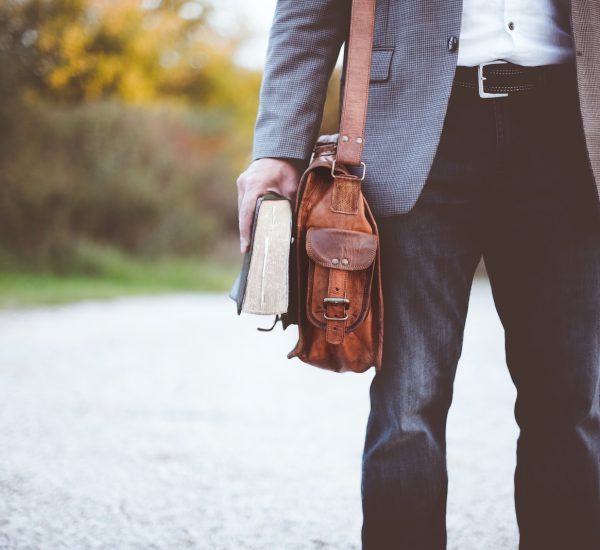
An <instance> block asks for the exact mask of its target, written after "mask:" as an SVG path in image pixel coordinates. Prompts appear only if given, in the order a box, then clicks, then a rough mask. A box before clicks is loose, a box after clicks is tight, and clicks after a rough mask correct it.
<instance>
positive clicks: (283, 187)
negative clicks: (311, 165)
mask: <svg viewBox="0 0 600 550" xmlns="http://www.w3.org/2000/svg"><path fill="white" fill-rule="evenodd" d="M300 176H301V174H300V171H299V170H298V168H296V166H295V165H294V164H293V163H292V162H290V161H287V160H285V159H277V158H261V159H257V160H255V161H254V162H252V164H250V166H248V168H247V169H246V171H245V172H242V174H240V176H239V177H238V179H237V188H238V215H239V226H240V250H241V252H242V254H243V253H244V252H246V250H247V249H248V245H249V243H250V231H251V229H252V221H253V218H254V209H255V207H256V200H257V199H258V197H261V196H262V195H264V194H265V193H267V192H268V191H275V192H276V193H279V194H280V195H283V196H284V197H287V198H288V199H290V200H291V201H292V205H293V204H294V201H295V198H296V192H297V191H298V184H299V183H300Z"/></svg>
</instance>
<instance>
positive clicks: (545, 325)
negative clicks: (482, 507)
mask: <svg viewBox="0 0 600 550" xmlns="http://www.w3.org/2000/svg"><path fill="white" fill-rule="evenodd" d="M599 212H600V208H599V206H598V200H597V192H596V189H595V187H594V181H593V176H592V174H591V168H590V166H589V162H588V158H587V152H586V149H585V142H584V136H583V130H582V123H581V116H580V113H579V105H578V97H577V88H576V80H575V72H574V70H572V71H571V72H567V73H565V74H564V76H563V77H562V78H559V79H557V80H556V82H555V83H554V85H553V87H552V88H551V89H545V90H542V91H540V90H538V91H532V92H526V93H523V94H521V95H513V96H509V97H507V98H495V99H481V98H480V97H479V96H478V94H477V92H476V91H475V90H471V89H468V88H464V87H460V86H458V85H456V83H455V84H454V86H453V88H452V94H451V98H450V102H449V106H448V112H447V116H446V119H445V122H444V128H443V132H442V137H441V141H440V144H439V147H438V150H437V154H436V157H435V160H434V163H433V167H432V169H431V172H430V176H429V178H428V180H427V183H426V185H425V187H424V189H423V192H422V194H421V196H420V198H419V201H418V202H417V204H416V206H415V207H414V208H413V209H412V210H411V211H410V212H408V213H406V214H402V215H398V216H393V217H388V218H382V219H380V220H378V222H379V228H380V232H381V246H382V275H383V294H384V300H385V339H384V363H383V369H382V371H381V372H380V373H379V374H377V375H376V376H375V378H374V380H373V382H372V385H371V393H370V396H371V413H370V416H369V421H368V427H367V434H366V441H365V448H364V454H363V478H362V494H363V513H364V521H363V529H362V538H363V548H364V549H365V550H382V549H394V550H421V549H427V550H441V549H443V548H445V547H446V523H445V519H446V518H445V515H446V495H447V468H446V442H445V429H446V417H447V412H448V408H449V406H450V403H451V400H452V386H453V381H454V375H455V371H456V365H457V362H458V359H459V356H460V353H461V348H462V339H463V329H464V323H465V317H466V313H467V304H468V299H469V293H470V288H471V284H472V281H473V276H474V272H475V269H476V266H477V264H478V262H479V260H480V258H481V257H482V256H483V258H484V260H485V265H486V267H487V271H488V274H489V277H490V281H491V286H492V291H493V296H494V302H495V305H496V309H497V311H498V314H499V316H500V319H501V321H502V324H503V326H504V331H505V348H506V361H507V365H508V368H509V371H510V375H511V377H512V380H513V381H514V383H515V386H516V388H517V393H518V397H517V401H516V405H515V417H516V420H517V423H518V425H519V428H520V435H519V439H518V443H517V468H516V472H515V480H514V481H515V505H516V512H517V520H518V525H519V530H520V547H519V548H520V549H521V550H598V549H600V396H599V383H600V382H599V381H600V218H599ZM490 429H493V426H490ZM490 498H493V495H490Z"/></svg>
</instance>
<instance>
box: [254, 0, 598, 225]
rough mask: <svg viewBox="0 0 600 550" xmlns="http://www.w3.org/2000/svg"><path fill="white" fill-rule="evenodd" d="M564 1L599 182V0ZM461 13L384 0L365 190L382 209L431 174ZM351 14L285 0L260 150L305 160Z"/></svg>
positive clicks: (263, 105)
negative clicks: (569, 19) (569, 22)
mask: <svg viewBox="0 0 600 550" xmlns="http://www.w3.org/2000/svg"><path fill="white" fill-rule="evenodd" d="M564 1H565V2H566V3H568V4H569V6H570V10H571V14H570V15H571V24H572V30H573V34H574V39H575V45H576V49H577V57H576V63H577V81H578V90H579V98H580V105H581V114H582V118H583V124H584V129H585V134H586V142H587V149H588V153H589V159H590V162H591V167H592V170H593V172H594V175H595V179H596V184H597V186H598V188H599V189H600V0H564ZM461 14H462V0H455V1H449V0H427V1H424V0H402V1H400V0H377V8H376V21H375V38H374V44H373V46H374V50H373V61H372V68H371V84H370V92H369V94H370V95H369V107H368V114H367V122H366V132H365V136H366V139H365V148H364V153H363V160H364V161H365V163H366V164H367V176H366V179H365V181H364V183H363V191H364V193H365V196H366V197H367V200H368V201H369V205H370V206H371V208H372V209H373V211H374V213H375V215H377V216H390V215H394V214H399V213H403V212H407V211H409V210H410V209H411V208H412V206H413V205H414V204H415V202H416V200H417V198H418V196H419V194H420V191H421V189H422V187H423V186H424V184H425V181H426V179H427V176H428V174H429V171H430V168H431V164H432V162H433V157H434V155H435V152H436V150H437V146H438V143H439V139H440V135H441V131H442V126H443V122H444V117H445V114H446V109H447V105H448V99H449V97H450V92H451V88H452V80H453V78H454V72H455V68H456V60H457V56H458V48H456V47H455V46H454V47H452V44H453V41H452V37H459V35H460V25H461ZM349 15H350V0H278V2H277V7H276V10H275V16H274V19H273V24H272V27H271V32H270V36H269V46H268V50H267V62H266V67H265V71H264V75H263V80H262V86H261V93H260V106H259V112H258V116H257V120H256V127H255V133H254V145H253V151H252V158H253V160H254V159H257V158H261V157H287V158H292V159H300V164H301V165H303V166H305V165H306V164H307V163H308V160H309V158H310V154H311V151H312V148H313V145H314V142H315V140H316V138H317V137H318V131H319V127H320V123H321V118H322V115H323V104H324V101H325V95H326V89H327V84H328V81H329V78H330V77H331V73H332V71H333V68H334V66H335V63H336V60H337V58H338V55H339V52H340V49H341V47H342V45H343V43H344V42H345V39H346V37H347V33H348V24H349ZM454 42H455V41H454ZM459 47H460V45H459ZM342 86H343V75H342Z"/></svg>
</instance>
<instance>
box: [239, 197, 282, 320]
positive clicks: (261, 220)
mask: <svg viewBox="0 0 600 550" xmlns="http://www.w3.org/2000/svg"><path fill="white" fill-rule="evenodd" d="M291 242H292V205H291V201H290V200H289V199H287V198H286V197H283V196H281V195H279V194H277V193H273V192H269V193H267V194H265V195H263V196H262V197H259V198H258V200H257V201H256V209H255V211H254V220H253V223H252V232H251V237H250V246H249V247H248V250H247V252H246V253H245V254H244V258H243V261H242V268H241V270H240V273H239V274H238V276H237V278H236V280H235V282H234V283H233V286H232V287H231V290H230V291H229V296H230V297H231V298H232V299H233V300H234V301H236V302H237V312H238V315H240V314H241V313H242V312H244V313H253V314H258V315H280V314H282V313H286V312H287V309H288V297H289V284H290V281H289V259H290V248H291Z"/></svg>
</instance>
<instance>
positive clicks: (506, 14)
mask: <svg viewBox="0 0 600 550" xmlns="http://www.w3.org/2000/svg"><path fill="white" fill-rule="evenodd" d="M458 44H459V45H458V60H457V63H458V65H467V66H473V65H478V64H479V63H484V62H486V61H494V60H497V59H503V60H505V61H510V62H512V63H517V64H519V65H527V66H531V65H547V64H551V63H565V62H567V61H570V60H571V59H573V58H574V56H575V46H574V43H573V37H572V34H571V25H570V21H569V1H568V0H463V12H462V25H461V31H460V37H459V42H458Z"/></svg>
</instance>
